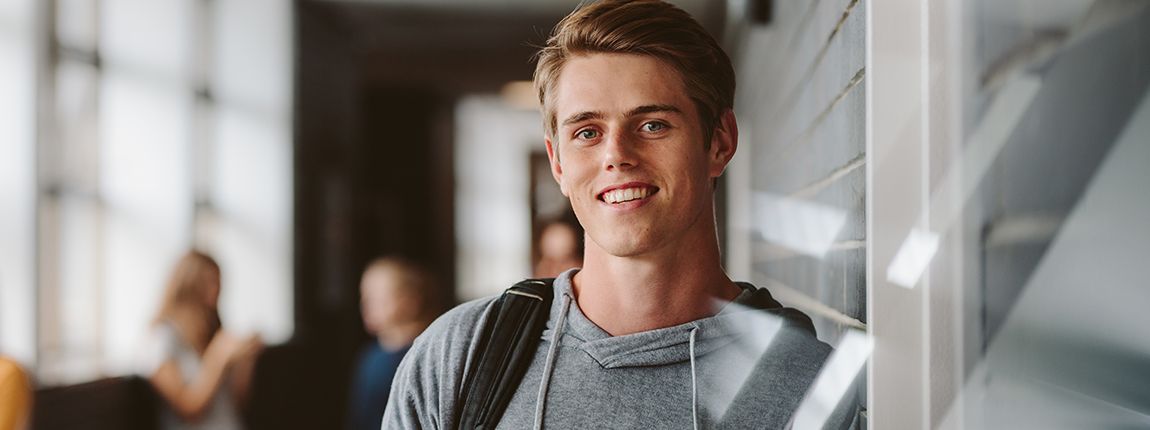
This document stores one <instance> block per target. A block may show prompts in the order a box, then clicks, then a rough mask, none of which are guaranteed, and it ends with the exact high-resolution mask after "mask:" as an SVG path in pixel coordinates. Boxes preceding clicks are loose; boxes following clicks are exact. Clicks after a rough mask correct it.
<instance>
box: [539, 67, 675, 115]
mask: <svg viewBox="0 0 1150 430" xmlns="http://www.w3.org/2000/svg"><path fill="white" fill-rule="evenodd" d="M650 105H670V106H675V107H676V108H678V109H679V110H680V112H683V113H684V114H688V115H687V116H688V117H694V115H693V114H694V112H695V107H694V105H693V104H692V103H691V102H690V97H688V95H687V91H686V87H685V85H684V83H683V79H682V77H681V76H679V73H678V72H677V71H676V70H675V69H674V68H673V67H671V66H670V65H669V64H667V63H666V62H664V61H662V60H660V59H658V58H655V57H652V56H648V55H637V54H613V53H612V54H607V53H594V54H585V55H577V56H574V57H572V58H571V59H569V60H568V61H567V64H565V65H564V66H563V69H562V71H561V72H560V74H559V78H558V80H557V82H556V86H555V98H554V108H555V116H556V119H557V121H558V123H559V124H562V123H563V120H564V119H565V118H568V117H570V116H572V115H577V114H579V113H583V112H597V113H602V114H604V115H606V116H615V115H622V114H623V113H625V112H628V111H630V110H632V109H634V108H636V107H639V106H650Z"/></svg>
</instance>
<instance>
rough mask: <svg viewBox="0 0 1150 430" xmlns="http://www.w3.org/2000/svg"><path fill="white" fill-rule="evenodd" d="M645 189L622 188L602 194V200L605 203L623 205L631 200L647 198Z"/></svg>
mask: <svg viewBox="0 0 1150 430" xmlns="http://www.w3.org/2000/svg"><path fill="white" fill-rule="evenodd" d="M647 194H648V191H647V189H646V188H624V189H617V190H611V191H608V192H605V193H603V200H604V201H606V202H607V203H623V202H629V201H631V200H638V199H645V198H647Z"/></svg>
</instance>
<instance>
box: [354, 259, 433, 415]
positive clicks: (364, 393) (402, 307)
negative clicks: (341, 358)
mask: <svg viewBox="0 0 1150 430" xmlns="http://www.w3.org/2000/svg"><path fill="white" fill-rule="evenodd" d="M437 292H438V287H437V285H435V282H434V281H433V279H432V276H431V275H430V274H429V273H428V272H427V271H426V270H424V269H423V268H422V267H420V266H418V265H416V264H414V263H412V262H410V261H407V260H403V259H399V258H379V259H376V260H375V261H372V262H371V263H370V264H368V266H367V269H365V270H364V273H363V279H362V280H361V281H360V313H361V314H362V316H363V327H364V329H365V330H366V331H367V333H368V334H370V335H371V336H373V338H374V339H373V340H372V342H369V343H368V344H366V345H364V347H363V349H362V350H361V351H360V353H359V357H358V359H357V360H356V367H355V374H354V377H353V379H352V382H351V396H350V398H349V402H348V403H349V406H350V408H349V412H348V419H347V424H348V425H347V428H348V429H349V430H353V429H354V430H358V429H371V430H379V428H380V423H381V420H382V418H383V411H384V409H385V408H386V407H387V397H388V392H390V391H391V380H392V378H394V377H395V369H396V368H397V367H398V366H399V362H400V360H402V359H403V356H404V354H406V353H407V350H408V349H410V348H411V343H412V341H414V340H415V338H416V336H419V334H420V333H422V332H423V330H424V329H425V328H427V326H428V325H429V324H431V321H433V320H434V319H435V317H437V316H439V312H438V311H439V306H438V303H437V300H435V298H436V297H437V296H438V295H437Z"/></svg>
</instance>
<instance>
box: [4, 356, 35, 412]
mask: <svg viewBox="0 0 1150 430" xmlns="http://www.w3.org/2000/svg"><path fill="white" fill-rule="evenodd" d="M31 409H32V384H31V382H30V381H29V380H28V374H27V373H24V369H22V368H21V367H20V365H19V364H16V362H15V361H13V360H12V359H9V358H8V357H4V356H0V430H19V429H24V428H27V426H28V413H29V411H30V410H31Z"/></svg>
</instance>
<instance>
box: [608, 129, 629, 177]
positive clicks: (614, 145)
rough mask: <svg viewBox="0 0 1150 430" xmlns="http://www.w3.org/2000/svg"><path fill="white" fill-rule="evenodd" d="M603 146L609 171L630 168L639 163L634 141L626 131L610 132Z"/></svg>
mask: <svg viewBox="0 0 1150 430" xmlns="http://www.w3.org/2000/svg"><path fill="white" fill-rule="evenodd" d="M603 146H604V150H603V168H604V169H606V170H608V171H611V170H623V169H630V168H632V167H635V165H636V164H637V163H636V162H637V160H636V157H635V152H634V151H635V146H634V142H632V141H631V139H630V138H629V137H628V136H627V134H626V133H623V132H619V131H616V132H614V133H611V134H609V135H608V136H607V139H606V141H605V142H603Z"/></svg>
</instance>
